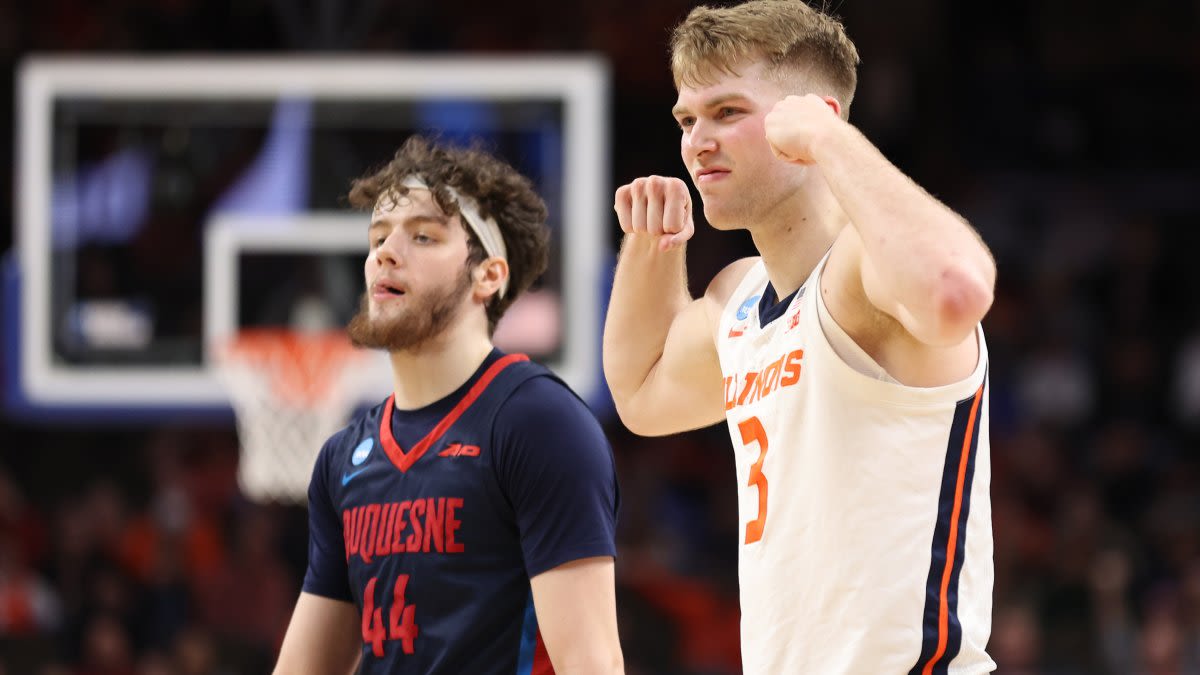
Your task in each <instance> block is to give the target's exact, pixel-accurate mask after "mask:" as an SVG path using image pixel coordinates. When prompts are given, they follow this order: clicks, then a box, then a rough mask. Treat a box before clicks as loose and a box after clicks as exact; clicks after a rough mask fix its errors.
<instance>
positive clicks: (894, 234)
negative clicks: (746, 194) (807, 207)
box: [812, 125, 996, 342]
mask: <svg viewBox="0 0 1200 675" xmlns="http://www.w3.org/2000/svg"><path fill="white" fill-rule="evenodd" d="M812 150H813V158H814V159H815V160H816V163H817V164H818V165H819V166H820V168H821V172H822V175H823V176H824V177H825V179H826V181H827V182H828V184H829V187H830V189H831V190H832V191H833V194H834V195H835V196H836V198H837V199H838V202H839V203H840V205H841V206H842V208H843V209H844V210H845V212H846V214H847V215H848V216H849V218H850V221H851V223H852V225H853V227H854V228H855V229H856V230H857V232H858V234H859V236H860V237H861V239H862V242H863V268H864V287H865V288H866V290H867V292H868V295H869V296H870V297H871V298H872V300H880V299H882V300H883V301H884V302H885V303H886V304H890V305H893V306H896V305H898V306H899V307H900V308H901V309H902V311H905V312H907V313H908V314H909V316H908V317H905V318H907V319H908V320H907V321H906V322H905V323H907V324H910V329H911V328H915V329H916V331H915V334H916V333H921V334H916V337H918V339H922V340H924V341H928V342H954V341H956V340H957V339H961V336H962V334H964V333H965V332H966V331H969V330H970V329H971V327H973V326H974V325H975V324H976V323H977V322H978V321H979V320H980V319H981V318H982V317H983V315H984V313H985V312H986V311H987V309H988V307H990V305H991V300H992V289H993V286H994V283H995V277H996V268H995V263H994V262H993V260H992V257H991V254H990V253H989V252H988V250H987V247H986V246H985V245H984V244H983V242H982V240H981V239H980V238H979V236H978V234H977V233H976V232H975V231H974V230H973V229H972V228H971V227H970V226H969V225H968V224H967V223H966V222H965V221H964V220H963V219H962V218H961V217H959V216H958V215H957V214H956V213H954V212H953V211H952V210H950V209H949V208H948V207H946V206H945V205H944V204H942V203H941V202H940V201H938V200H937V199H935V198H934V197H933V196H931V195H930V194H929V193H928V192H926V191H925V190H924V189H922V188H921V187H920V186H919V185H917V184H916V183H915V182H913V181H912V180H911V179H910V178H908V176H906V175H904V174H903V173H902V172H901V171H900V170H899V169H898V168H896V167H895V166H894V165H892V163H891V162H889V161H888V160H887V159H886V158H885V157H884V156H883V154H882V153H881V152H879V150H878V149H876V148H875V146H873V145H872V144H871V143H870V142H869V141H868V140H867V139H866V138H865V137H864V136H863V135H862V134H861V133H860V132H859V131H858V130H857V129H855V128H854V127H852V126H850V125H841V126H838V127H836V128H835V129H834V130H831V131H830V132H829V133H825V134H822V135H820V136H818V137H817V138H815V139H814V140H813V144H812ZM872 275H874V277H875V278H874V279H872V278H871V276H872ZM872 282H874V283H872ZM884 309H889V308H888V307H884Z"/></svg>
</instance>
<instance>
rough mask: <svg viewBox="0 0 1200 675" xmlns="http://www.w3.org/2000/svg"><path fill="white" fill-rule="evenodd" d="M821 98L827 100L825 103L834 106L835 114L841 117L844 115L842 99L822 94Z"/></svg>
mask: <svg viewBox="0 0 1200 675" xmlns="http://www.w3.org/2000/svg"><path fill="white" fill-rule="evenodd" d="M821 100H822V101H825V105H827V106H829V107H830V108H833V114H835V115H837V116H839V117H841V115H842V103H841V101H839V100H837V99H836V98H834V97H832V96H822V97H821Z"/></svg>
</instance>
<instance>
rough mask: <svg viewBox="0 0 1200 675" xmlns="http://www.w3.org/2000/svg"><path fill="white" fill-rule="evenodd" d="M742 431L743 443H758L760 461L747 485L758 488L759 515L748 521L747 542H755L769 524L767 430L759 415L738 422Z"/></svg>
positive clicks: (752, 468) (752, 471)
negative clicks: (764, 467)
mask: <svg viewBox="0 0 1200 675" xmlns="http://www.w3.org/2000/svg"><path fill="white" fill-rule="evenodd" d="M738 431H740V432H742V443H744V444H746V445H750V444H751V443H757V444H758V461H757V462H755V463H754V464H753V465H751V467H750V481H749V482H747V483H746V486H747V487H757V488H758V517H757V518H755V519H754V520H752V521H750V522H748V523H746V543H747V544H753V543H754V542H756V541H758V540H759V539H762V535H763V529H764V528H766V526H767V476H766V474H764V473H763V470H762V467H763V460H765V459H766V458H767V430H766V429H764V428H763V425H762V422H761V421H759V419H758V418H757V417H751V418H749V419H746V420H743V421H742V422H741V423H740V424H738Z"/></svg>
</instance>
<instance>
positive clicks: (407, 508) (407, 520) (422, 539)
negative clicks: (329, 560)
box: [342, 497, 466, 563]
mask: <svg viewBox="0 0 1200 675" xmlns="http://www.w3.org/2000/svg"><path fill="white" fill-rule="evenodd" d="M462 507H463V500H462V499H461V498H459V497H437V498H434V497H429V498H426V499H413V500H408V499H406V500H404V501H402V502H390V503H387V504H366V505H363V506H355V507H353V508H349V509H346V510H344V511H342V533H343V536H344V537H345V540H346V560H349V559H350V558H351V557H353V556H354V555H358V556H359V557H360V558H362V561H363V562H365V563H369V562H371V560H373V559H374V558H380V557H383V556H386V555H392V554H395V553H431V552H436V553H462V552H463V551H465V550H466V547H465V546H464V545H463V543H462V542H460V541H456V540H455V535H456V533H457V532H458V529H459V528H460V527H461V526H462V521H461V520H459V519H458V518H457V517H456V514H457V512H458V511H459V510H461V509H462Z"/></svg>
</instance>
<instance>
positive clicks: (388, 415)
mask: <svg viewBox="0 0 1200 675" xmlns="http://www.w3.org/2000/svg"><path fill="white" fill-rule="evenodd" d="M528 360H529V357H528V356H526V355H524V354H508V355H506V356H503V357H501V358H499V359H497V360H496V361H495V362H493V363H492V364H491V365H490V366H488V367H487V369H486V370H485V371H484V372H483V375H481V376H480V377H479V379H478V380H476V381H475V384H473V385H471V388H470V389H468V390H467V393H466V394H464V395H463V397H462V398H460V399H459V400H458V403H456V404H455V405H454V407H453V408H451V409H450V412H448V413H446V416H445V417H443V418H442V419H441V421H440V422H438V423H437V425H436V426H434V427H433V429H431V430H430V431H429V433H427V434H425V436H424V438H422V439H421V440H420V441H418V442H417V444H416V445H414V446H413V447H412V449H410V450H409V451H408V452H405V451H404V449H403V448H401V447H400V444H399V443H397V442H396V438H395V437H394V436H393V435H392V411H393V410H395V405H396V395H395V393H392V394H389V395H388V397H387V401H386V402H385V403H384V406H383V414H382V415H380V418H379V442H380V445H382V446H383V451H384V453H386V454H387V456H388V459H389V460H391V462H392V464H393V465H395V467H396V468H397V469H400V471H402V472H407V471H408V470H409V469H410V468H412V466H413V464H416V463H417V460H419V459H421V457H422V456H423V455H424V454H425V452H426V451H428V450H429V448H430V447H432V446H433V444H434V443H436V442H437V441H438V440H439V439H440V438H441V437H442V436H443V435H445V433H446V432H447V431H449V429H450V427H451V426H453V425H454V423H455V422H457V421H458V418H459V417H462V415H463V413H465V412H466V411H467V409H468V408H470V407H471V404H473V403H475V401H476V400H477V399H478V398H479V397H480V396H481V395H482V394H483V392H484V390H486V389H487V388H488V385H489V384H491V383H492V380H494V379H496V376H497V375H499V374H500V372H501V371H503V370H504V369H505V368H507V367H508V366H510V365H512V364H514V363H517V362H520V361H528ZM435 405H436V404H435Z"/></svg>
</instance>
